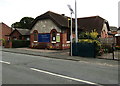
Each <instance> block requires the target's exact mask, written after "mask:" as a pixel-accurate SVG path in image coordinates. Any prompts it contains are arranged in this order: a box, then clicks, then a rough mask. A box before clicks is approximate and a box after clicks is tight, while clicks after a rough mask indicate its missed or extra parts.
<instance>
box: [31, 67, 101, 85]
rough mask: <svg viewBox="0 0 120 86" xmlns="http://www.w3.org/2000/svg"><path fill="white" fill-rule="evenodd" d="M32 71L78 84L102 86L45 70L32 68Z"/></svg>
mask: <svg viewBox="0 0 120 86" xmlns="http://www.w3.org/2000/svg"><path fill="white" fill-rule="evenodd" d="M30 69H31V70H34V71H37V72H41V73H46V74H50V75H53V76H58V77H62V78H66V79H70V80H74V81H78V82H83V83H86V84H92V85H97V86H102V85H100V84H97V83H93V82H90V81H85V80H81V79H77V78H72V77H69V76H64V75H60V74H56V73H52V72H48V71H44V70H39V69H35V68H30Z"/></svg>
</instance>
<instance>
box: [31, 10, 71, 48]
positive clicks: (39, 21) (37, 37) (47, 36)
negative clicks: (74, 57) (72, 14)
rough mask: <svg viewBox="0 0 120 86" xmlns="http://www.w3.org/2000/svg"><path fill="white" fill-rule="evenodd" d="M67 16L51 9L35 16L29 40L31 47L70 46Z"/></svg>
mask: <svg viewBox="0 0 120 86" xmlns="http://www.w3.org/2000/svg"><path fill="white" fill-rule="evenodd" d="M68 19H69V18H68V17H66V16H65V15H63V14H62V15H60V14H57V13H54V12H51V11H48V12H46V13H45V14H42V15H40V16H38V17H37V18H35V20H34V22H33V25H32V28H31V31H30V41H31V47H32V48H49V49H68V48H70V27H69V24H70V22H69V20H68Z"/></svg>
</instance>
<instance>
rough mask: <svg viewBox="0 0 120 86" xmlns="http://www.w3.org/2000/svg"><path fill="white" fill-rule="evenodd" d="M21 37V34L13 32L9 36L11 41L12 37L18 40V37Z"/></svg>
mask: <svg viewBox="0 0 120 86" xmlns="http://www.w3.org/2000/svg"><path fill="white" fill-rule="evenodd" d="M20 36H21V34H20V33H19V32H18V31H17V30H15V31H14V32H13V33H12V34H11V39H13V37H15V38H17V39H19V37H20Z"/></svg>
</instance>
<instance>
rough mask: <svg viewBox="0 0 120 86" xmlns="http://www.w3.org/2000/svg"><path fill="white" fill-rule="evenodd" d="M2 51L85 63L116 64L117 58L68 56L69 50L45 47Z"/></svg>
mask: <svg viewBox="0 0 120 86" xmlns="http://www.w3.org/2000/svg"><path fill="white" fill-rule="evenodd" d="M2 51H4V52H11V53H20V54H27V55H33V56H43V57H47V58H55V59H64V60H72V61H80V62H85V63H92V64H96V63H97V64H99V65H108V66H116V65H118V62H119V61H118V60H112V59H101V58H90V57H80V56H69V50H45V49H31V48H2Z"/></svg>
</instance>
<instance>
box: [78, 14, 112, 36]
mask: <svg viewBox="0 0 120 86" xmlns="http://www.w3.org/2000/svg"><path fill="white" fill-rule="evenodd" d="M78 28H79V29H78V32H81V31H84V32H91V31H92V30H94V29H95V30H96V31H97V32H98V34H99V37H101V38H107V37H108V31H110V28H109V23H108V21H107V20H105V19H103V18H102V17H100V16H91V17H84V18H78Z"/></svg>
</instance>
